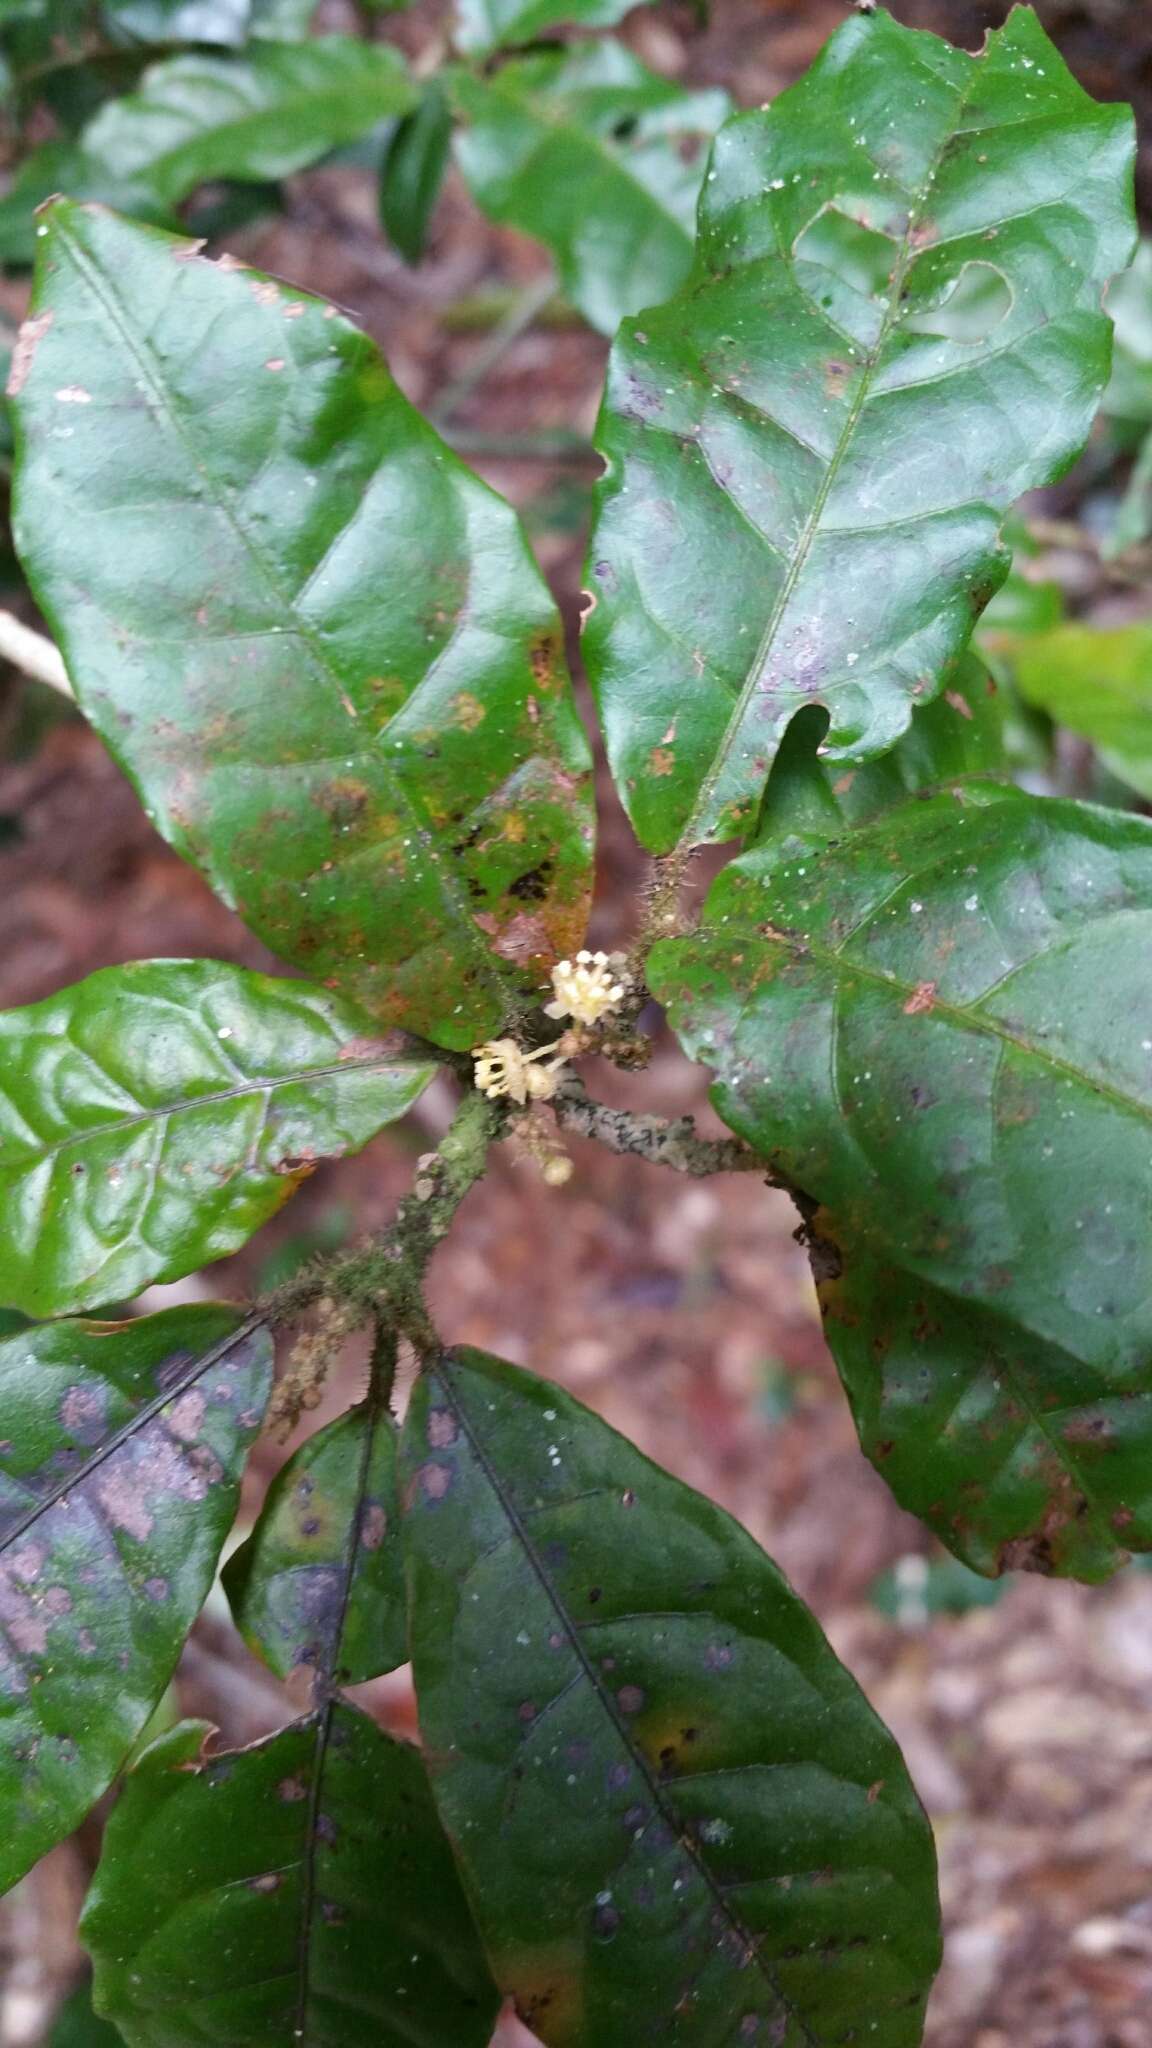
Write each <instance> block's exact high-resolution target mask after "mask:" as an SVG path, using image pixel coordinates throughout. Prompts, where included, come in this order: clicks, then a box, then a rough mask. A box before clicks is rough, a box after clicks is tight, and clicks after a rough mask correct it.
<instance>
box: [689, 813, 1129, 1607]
mask: <svg viewBox="0 0 1152 2048" xmlns="http://www.w3.org/2000/svg"><path fill="white" fill-rule="evenodd" d="M1150 940H1152V825H1150V824H1149V823H1148V822H1147V821H1146V820H1144V819H1141V818H1135V817H1132V816H1129V815H1126V814H1124V813H1121V812H1113V811H1103V810H1096V809H1094V808H1092V807H1091V806H1089V805H1086V804H1075V803H1068V802H1063V801H1055V800H1051V799H1045V798H1038V797H1027V796H1023V795H1021V794H1019V793H1018V792H1015V791H1012V790H1006V789H1001V790H999V791H994V790H992V789H987V790H985V791H984V792H983V793H981V792H979V791H978V790H976V789H974V788H972V787H971V786H969V787H968V788H967V789H966V790H964V791H961V792H960V793H959V794H958V795H948V796H940V797H936V798H934V799H932V800H930V801H927V802H924V801H919V802H914V803H911V804H909V805H907V806H906V807H905V808H904V809H902V810H899V811H894V812H890V813H888V815H887V816H885V817H884V818H882V819H881V820H880V821H879V822H878V823H877V824H875V825H873V826H871V827H870V828H868V829H866V830H864V831H860V832H856V833H854V834H852V835H850V836H848V837H847V838H845V839H844V840H842V841H841V842H840V843H839V844H838V845H835V846H833V847H831V848H830V849H829V850H828V851H827V852H826V853H824V854H821V855H818V856H816V857H815V858H813V857H810V856H809V857H804V858H801V859H800V860H798V861H796V862H793V863H789V862H784V863H781V862H780V861H779V860H778V859H776V858H775V857H774V856H773V854H772V851H771V849H765V850H762V851H754V852H751V853H748V854H745V855H743V856H742V857H741V858H740V859H739V860H738V861H736V862H734V863H733V864H732V866H730V867H729V868H727V869H726V870H725V872H724V874H723V876H722V877H721V878H720V880H719V881H718V882H717V884H716V885H715V887H714V888H713V890H712V892H711V894H710V896H709V898H708V903H707V905H706V910H705V929H703V930H702V931H701V932H700V933H699V934H698V935H697V936H695V937H693V938H690V939H685V940H681V941H674V942H669V943H667V944H664V945H661V946H659V947H657V948H656V950H655V952H654V954H653V956H652V960H651V963H650V964H651V979H652V986H653V989H654V991H655V993H656V994H657V995H658V996H659V997H660V999H661V1000H662V1001H664V1002H666V1003H667V1004H668V1006H669V1010H670V1015H671V1020H672V1023H673V1026H674V1028H675V1029H676V1031H677V1032H678V1034H679V1036H680V1038H681V1039H682V1041H683V1043H684V1045H685V1047H686V1048H687V1050H688V1051H689V1053H690V1054H691V1055H692V1056H693V1057H694V1058H698V1059H700V1060H702V1061H704V1062H705V1063H706V1064H707V1065H708V1066H710V1067H712V1068H713V1069H714V1070H715V1073H716V1086H715V1089H714V1092H713V1100H714V1101H715V1103H716V1106H717V1108H718V1109H719V1111H720V1113H721V1115H722V1116H723V1117H724V1119H725V1121H726V1122H727V1123H729V1124H730V1125H731V1127H732V1128H733V1130H735V1131H738V1132H739V1133H740V1134H741V1136H743V1137H744V1138H746V1139H747V1140H748V1141H749V1143H750V1144H752V1145H754V1146H755V1147H756V1149H757V1150H758V1151H759V1152H761V1153H762V1154H763V1155H764V1157H765V1158H766V1159H768V1160H770V1161H771V1163H772V1165H773V1167H775V1168H776V1169H777V1170H778V1171H779V1172H780V1173H781V1174H782V1175H783V1176H784V1177H785V1178H786V1179H787V1180H788V1181H790V1182H791V1184H792V1185H793V1186H794V1187H795V1188H796V1189H797V1190H799V1191H800V1193H801V1196H802V1206H803V1209H804V1212H805V1215H806V1216H807V1218H808V1228H809V1234H810V1242H811V1247H812V1253H813V1264H814V1267H815V1270H816V1273H817V1277H818V1279H820V1280H821V1281H822V1283H823V1284H822V1287H821V1295H822V1302H823V1307H824V1312H825V1317H826V1320H827V1335H828V1341H829V1344H830V1345H831V1347H832V1350H833V1353H834V1355H835V1357H836V1361H837V1364H838V1365H839V1368H840V1372H841V1375H842V1377H843V1379H844V1383H845V1386H846V1388H847V1391H848V1395H849V1398H850V1400H851V1402H852V1405H853V1409H854V1412H855V1416H856V1422H857V1427H858V1429H859V1431H860V1437H861V1441H862V1443H863V1445H864V1448H865V1450H866V1452H867V1453H868V1455H869V1457H870V1458H872V1459H873V1461H874V1463H875V1464H876V1466H877V1468H878V1470H879V1471H880V1472H881V1473H882V1474H883V1476H884V1477H885V1478H886V1479H887V1480H888V1482H889V1484H890V1485H891V1487H892V1489H893V1491H894V1492H895V1494H896V1496H897V1498H898V1499H899V1500H900V1501H901V1502H902V1504H903V1505H904V1506H905V1507H907V1508H910V1509H912V1511H913V1512H914V1513H915V1514H918V1515H920V1516H921V1517H922V1518H923V1519H924V1520H925V1521H927V1522H928V1523H930V1524H931V1526H932V1527H933V1528H934V1529H935V1530H936V1531H937V1532H938V1534H939V1535H940V1536H941V1538H942V1539H943V1541H944V1542H945V1543H947V1544H948V1546H949V1547H950V1549H952V1550H954V1551H955V1552H956V1554H957V1555H958V1556H959V1557H961V1558H962V1559H964V1561H965V1562H966V1563H968V1564H970V1565H971V1566H972V1567H973V1568H974V1569H975V1570H977V1571H982V1572H986V1573H989V1574H993V1573H995V1572H997V1571H999V1570H1002V1569H1004V1568H1006V1567H1009V1566H1023V1567H1027V1568H1030V1569H1032V1570H1038V1571H1045V1572H1059V1573H1066V1574H1068V1575H1070V1576H1074V1577H1078V1578H1084V1579H1098V1578H1103V1577H1106V1576H1107V1574H1108V1573H1109V1572H1111V1571H1112V1570H1114V1569H1115V1567H1116V1565H1117V1564H1119V1563H1120V1562H1122V1561H1123V1558H1124V1556H1125V1553H1126V1551H1128V1550H1145V1549H1149V1548H1152V1487H1150V1485H1149V1479H1148V1473H1149V1470H1150V1469H1152V1463H1150V1461H1152V1365H1150V1361H1152V1242H1150V1240H1149V1237H1148V1232H1147V1229H1146V1224H1145V1219H1146V1216H1147V1211H1148V1202H1149V1192H1150V1187H1152V1146H1150V1144H1149V1135H1150V1133H1149V1124H1150V1120H1152V1000H1150V996H1152V987H1150V980H1149V961H1150V960H1152V947H1150V943H1149V942H1150Z"/></svg>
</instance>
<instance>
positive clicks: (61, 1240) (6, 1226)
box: [0, 960, 435, 1315]
mask: <svg viewBox="0 0 1152 2048" xmlns="http://www.w3.org/2000/svg"><path fill="white" fill-rule="evenodd" d="M371 1029H372V1027H371V1025H368V1026H366V1025H365V1020H364V1018H363V1016H362V1015H361V1014H360V1012H358V1011H357V1010H355V1009H353V1008H352V1007H351V1006H350V1005H349V1004H347V1003H344V1002H341V1001H340V1000H338V999H337V998H335V997H333V996H330V995H328V994H326V993H325V992H324V991H323V990H322V989H315V988H310V987H309V986H308V984H307V983H306V982H295V981H273V980H272V979H271V978H270V976H268V975H265V974H252V973H250V972H249V971H248V970H247V969H246V968H242V967H231V966H226V965H224V964H223V963H221V962H220V961H216V960H146V961H136V962H133V963H132V964H130V965H129V966H126V967H104V968H101V969H100V970H99V971H98V972H97V973H96V974H91V975H89V977H88V979H87V980H86V981H82V982H79V983H78V984H77V985H76V987H74V988H69V989H64V990H62V992H61V993H60V994H59V995H55V996H48V997H47V998H46V999H45V1000H44V1001H43V1002H40V1003H31V1004H29V1006H28V1007H27V1009H23V1010H8V1011H5V1012H2V1013H0V1197H2V1202H3V1207H2V1211H0V1298H2V1299H3V1300H5V1301H6V1302H9V1303H12V1304H14V1305H15V1306H16V1307H17V1308H22V1309H25V1310H27V1312H28V1313H29V1314H30V1315H62V1314H65V1313H67V1312H69V1311H71V1310H73V1309H78V1308H91V1307H94V1306H97V1305H99V1304H100V1303H101V1302H108V1301H115V1300H117V1299H121V1298H127V1297H128V1296H130V1295H133V1294H136V1293H138V1292H139V1290H140V1289H141V1288H142V1287H146V1286H148V1285H149V1284H150V1283H151V1282H152V1281H154V1280H174V1279H178V1278H179V1277H180V1276H181V1275H182V1274H184V1273H189V1272H192V1271H193V1270H194V1269H195V1268H196V1267H198V1266H202V1265H204V1264H205V1263H206V1262H207V1261H208V1260H210V1259H219V1258H222V1257H223V1256H224V1255H225V1253H227V1252H231V1251H235V1250H236V1249H237V1248H238V1247H239V1246H240V1245H242V1244H244V1243H245V1242H246V1240H247V1239H248V1238H249V1237H251V1235H252V1232H253V1231H254V1230H256V1229H258V1228H259V1226H260V1224H261V1223H264V1222H266V1221H267V1219H268V1217H269V1216H272V1215H274V1214H275V1212H276V1210H277V1209H279V1208H280V1207H281V1205H282V1204H283V1203H284V1202H285V1201H286V1200H287V1198H288V1196H289V1195H290V1194H292V1193H293V1192H294V1190H295V1189H296V1187H297V1186H298V1185H299V1183H300V1181H301V1179H302V1178H303V1177H304V1176H305V1175H306V1174H308V1173H310V1172H311V1170H312V1168H313V1167H314V1166H315V1164H316V1162H317V1160H318V1159H320V1158H323V1157H328V1158H333V1157H339V1156H340V1155H341V1154H343V1153H345V1152H349V1151H358V1150H359V1148H360V1146H361V1145H363V1144H365V1143H366V1142H367V1140H368V1139H369V1138H371V1137H372V1136H374V1134H375V1133H376V1132H377V1131H378V1130H380V1129H381V1128H382V1127H383V1126H384V1125H385V1124H387V1123H391V1122H393V1121H394V1119H395V1118H396V1117H398V1116H402V1115H403V1114H404V1112H405V1110H407V1109H409V1108H410V1107H411V1105H412V1103H413V1102H414V1101H415V1100H416V1097H417V1096H418V1095H419V1094H420V1093H421V1092H422V1090H423V1089H425V1088H426V1087H427V1085H428V1083H429V1081H430V1080H431V1078H432V1076H433V1074H434V1072H435V1067H433V1066H429V1065H427V1064H417V1063H416V1062H415V1061H414V1060H413V1059H411V1058H410V1057H409V1058H405V1057H404V1056H403V1054H402V1053H401V1052H400V1051H399V1050H398V1049H397V1047H396V1046H395V1045H390V1044H389V1043H388V1042H387V1040H382V1039H380V1038H375V1037H373V1036H372V1035H371Z"/></svg>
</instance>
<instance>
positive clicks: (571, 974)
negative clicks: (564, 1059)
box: [544, 951, 625, 1024]
mask: <svg viewBox="0 0 1152 2048" xmlns="http://www.w3.org/2000/svg"><path fill="white" fill-rule="evenodd" d="M552 986H553V988H554V989H555V991H556V1000H555V1002H554V1003H546V1004H545V1005H544V1015H545V1016H546V1017H575V1018H576V1020H577V1022H578V1023H580V1024H598V1023H599V1022H600V1019H601V1017H603V1016H606V1015H607V1013H608V1011H609V1010H614V1009H615V1008H616V1005H617V1003H619V1002H621V1001H622V1000H623V997H624V992H625V984H624V982H623V981H617V980H616V973H615V969H614V968H613V966H612V964H611V962H610V961H609V958H608V955H607V953H589V952H587V951H583V952H579V953H577V955H576V958H575V960H561V961H560V962H559V964H558V965H557V966H555V967H554V968H553V969H552Z"/></svg>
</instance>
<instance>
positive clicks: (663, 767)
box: [648, 747, 676, 775]
mask: <svg viewBox="0 0 1152 2048" xmlns="http://www.w3.org/2000/svg"><path fill="white" fill-rule="evenodd" d="M648 766H649V769H650V770H651V772H652V774H653V775H671V773H672V771H673V769H674V768H675V766H676V756H675V754H674V753H673V752H672V749H671V747H653V749H652V752H651V753H650V754H649V756H648Z"/></svg>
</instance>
